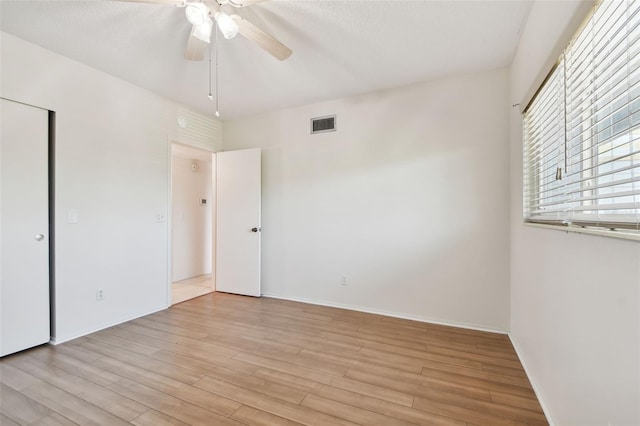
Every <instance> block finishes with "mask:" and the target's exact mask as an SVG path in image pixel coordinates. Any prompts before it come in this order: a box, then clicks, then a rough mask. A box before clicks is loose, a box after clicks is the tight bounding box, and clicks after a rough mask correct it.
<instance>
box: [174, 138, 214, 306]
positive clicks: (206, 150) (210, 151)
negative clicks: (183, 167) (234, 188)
mask: <svg viewBox="0 0 640 426" xmlns="http://www.w3.org/2000/svg"><path fill="white" fill-rule="evenodd" d="M173 145H179V146H183V147H185V148H189V149H195V150H198V151H202V152H207V153H209V154H211V180H212V181H211V183H212V185H211V189H212V196H211V199H212V201H214V205H213V207H212V208H211V221H212V222H211V257H212V258H211V277H212V281H213V288H212V290H213V291H216V210H217V203H216V202H215V200H216V167H215V164H216V151H213V150H210V149H206V148H202V147H199V146H193V145H189V144H187V143H183V142H180V141H177V140H175V139H172V138H168V144H167V147H168V148H167V156H168V173H167V175H168V181H167V187H168V191H167V201H168V204H167V218H166V225H167V226H166V228H167V241H168V244H167V291H166V298H167V308H170V307H171V306H173V305H172V303H171V287H172V284H173Z"/></svg>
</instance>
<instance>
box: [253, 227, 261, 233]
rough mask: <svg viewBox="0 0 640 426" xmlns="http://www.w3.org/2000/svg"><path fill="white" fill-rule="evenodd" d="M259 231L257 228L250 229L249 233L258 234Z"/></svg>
mask: <svg viewBox="0 0 640 426" xmlns="http://www.w3.org/2000/svg"><path fill="white" fill-rule="evenodd" d="M259 230H260V229H259V228H251V232H258V231H259Z"/></svg>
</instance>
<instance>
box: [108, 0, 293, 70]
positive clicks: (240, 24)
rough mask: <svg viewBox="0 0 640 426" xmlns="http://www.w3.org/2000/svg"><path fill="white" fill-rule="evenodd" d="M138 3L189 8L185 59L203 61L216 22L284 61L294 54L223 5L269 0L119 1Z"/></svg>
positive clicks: (223, 30) (229, 33)
mask: <svg viewBox="0 0 640 426" xmlns="http://www.w3.org/2000/svg"><path fill="white" fill-rule="evenodd" d="M116 1H126V2H134V3H157V4H172V5H175V6H177V7H182V8H184V9H185V15H186V16H187V20H188V21H189V22H190V23H191V24H192V25H193V27H192V29H191V34H190V35H189V40H188V41H187V49H186V52H185V55H184V57H185V59H188V60H191V61H200V60H202V59H204V53H205V51H206V50H207V45H208V44H209V43H210V42H211V33H212V30H213V28H214V23H215V24H216V25H217V27H218V28H219V29H220V32H221V33H222V35H223V36H224V38H226V39H232V38H233V37H235V36H236V35H237V34H240V35H242V36H243V37H245V38H246V39H248V40H250V41H252V42H254V43H256V44H257V45H258V46H259V47H261V48H262V49H264V50H265V51H267V52H268V53H270V54H271V55H273V56H274V57H275V58H277V59H279V60H281V61H284V60H285V59H287V58H288V57H289V56H291V53H292V51H291V49H289V48H288V47H287V46H285V45H284V44H282V43H280V42H279V41H278V40H276V39H274V38H273V37H271V36H270V35H269V34H267V33H265V32H264V31H262V30H261V29H259V28H258V27H256V26H255V25H253V24H252V23H251V22H249V21H247V20H246V19H244V18H242V17H241V16H239V15H236V14H232V15H229V14H227V13H225V12H224V11H223V10H222V6H226V5H228V6H231V7H234V8H242V7H246V6H251V5H252V4H256V3H260V2H262V1H265V0H116Z"/></svg>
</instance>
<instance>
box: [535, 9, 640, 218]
mask: <svg viewBox="0 0 640 426" xmlns="http://www.w3.org/2000/svg"><path fill="white" fill-rule="evenodd" d="M639 11H640V1H635V0H624V1H620V0H614V1H603V2H601V3H600V4H599V5H598V6H597V7H596V8H595V9H594V11H593V14H592V15H591V16H590V18H589V19H588V21H587V22H586V24H585V25H584V26H583V27H582V29H581V31H580V32H579V33H578V34H577V35H576V37H574V39H573V40H572V42H571V43H570V44H569V46H568V47H567V48H566V49H565V52H564V53H563V55H562V56H561V58H560V60H559V62H558V65H557V66H556V68H555V69H554V70H553V71H552V72H551V73H550V75H549V77H548V78H547V80H546V81H545V82H544V83H543V85H542V87H541V88H540V90H539V91H538V93H537V95H536V96H535V97H534V99H533V101H532V102H531V103H530V105H529V106H528V107H527V109H526V110H525V113H524V126H523V132H524V135H523V139H524V143H525V146H524V161H525V176H524V182H525V185H524V191H525V192H524V195H525V196H524V200H525V206H524V207H525V208H524V211H525V218H526V219H527V220H529V221H534V222H552V223H559V224H576V225H583V226H597V227H606V228H611V229H617V228H632V229H635V230H640V55H639V52H640V13H639Z"/></svg>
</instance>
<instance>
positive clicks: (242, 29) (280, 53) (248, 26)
mask: <svg viewBox="0 0 640 426" xmlns="http://www.w3.org/2000/svg"><path fill="white" fill-rule="evenodd" d="M231 17H232V18H233V20H234V21H236V24H238V32H239V33H240V34H242V36H243V37H245V38H247V39H248V40H251V41H252V42H254V43H256V44H257V45H258V46H260V47H261V48H263V49H264V50H266V51H267V52H269V53H270V54H271V55H273V56H274V57H275V58H277V59H279V60H281V61H284V60H285V59H287V58H288V57H289V56H291V53H293V52H292V51H291V49H289V48H288V47H287V46H285V45H284V44H282V43H280V42H279V41H278V40H276V39H275V38H273V37H271V36H270V35H269V34H267V33H265V32H264V31H262V30H261V29H260V28H258V27H256V26H255V25H253V24H252V23H251V22H249V21H247V20H246V19H243V18H242V17H240V16H239V15H232V16H231Z"/></svg>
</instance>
